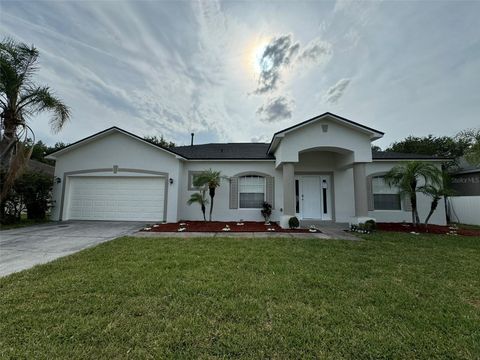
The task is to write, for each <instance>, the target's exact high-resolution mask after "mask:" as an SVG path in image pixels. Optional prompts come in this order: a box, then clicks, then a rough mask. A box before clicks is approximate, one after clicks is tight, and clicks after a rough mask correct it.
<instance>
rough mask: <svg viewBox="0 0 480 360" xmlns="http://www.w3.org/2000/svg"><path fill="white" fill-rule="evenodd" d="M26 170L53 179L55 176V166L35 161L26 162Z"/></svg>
mask: <svg viewBox="0 0 480 360" xmlns="http://www.w3.org/2000/svg"><path fill="white" fill-rule="evenodd" d="M27 168H28V170H30V171H33V172H37V173H43V174H45V175H48V176H52V177H53V176H54V175H55V166H52V165H48V164H45V163H42V162H40V161H37V160H33V159H30V160H28V164H27Z"/></svg>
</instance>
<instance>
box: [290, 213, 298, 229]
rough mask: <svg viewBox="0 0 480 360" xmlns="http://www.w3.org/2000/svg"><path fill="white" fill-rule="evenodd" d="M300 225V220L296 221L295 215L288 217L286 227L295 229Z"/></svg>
mask: <svg viewBox="0 0 480 360" xmlns="http://www.w3.org/2000/svg"><path fill="white" fill-rule="evenodd" d="M299 226H300V221H298V219H297V217H296V216H292V217H291V218H290V219H288V227H289V228H290V229H295V228H298V227H299Z"/></svg>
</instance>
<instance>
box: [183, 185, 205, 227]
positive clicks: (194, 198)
mask: <svg viewBox="0 0 480 360" xmlns="http://www.w3.org/2000/svg"><path fill="white" fill-rule="evenodd" d="M205 192H206V189H202V190H201V191H200V192H196V193H194V194H192V195H191V196H190V199H188V201H187V204H188V205H192V204H195V203H196V204H199V205H200V207H201V208H202V214H203V220H204V221H207V217H206V215H205V211H206V205H207V204H208V199H207V198H205Z"/></svg>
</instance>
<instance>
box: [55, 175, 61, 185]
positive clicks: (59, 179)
mask: <svg viewBox="0 0 480 360" xmlns="http://www.w3.org/2000/svg"><path fill="white" fill-rule="evenodd" d="M61 182H62V179H61V178H59V177H58V176H56V177H55V183H56V184H60V183H61Z"/></svg>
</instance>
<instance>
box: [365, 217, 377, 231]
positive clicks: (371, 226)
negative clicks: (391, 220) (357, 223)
mask: <svg viewBox="0 0 480 360" xmlns="http://www.w3.org/2000/svg"><path fill="white" fill-rule="evenodd" d="M376 229H377V223H376V222H375V220H367V221H365V230H367V231H369V232H372V231H375V230H376Z"/></svg>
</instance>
